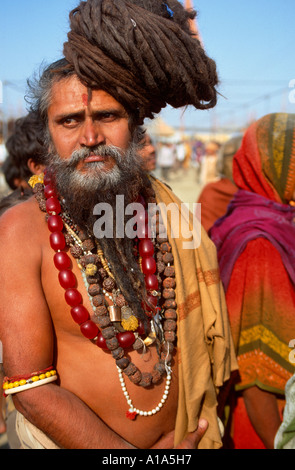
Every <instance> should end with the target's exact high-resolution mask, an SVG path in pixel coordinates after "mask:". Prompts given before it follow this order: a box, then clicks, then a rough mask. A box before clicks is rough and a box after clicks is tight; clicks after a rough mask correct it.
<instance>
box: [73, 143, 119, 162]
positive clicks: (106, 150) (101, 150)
mask: <svg viewBox="0 0 295 470" xmlns="http://www.w3.org/2000/svg"><path fill="white" fill-rule="evenodd" d="M91 155H97V156H101V157H111V158H113V159H114V160H115V161H116V162H118V161H120V160H121V159H122V151H121V150H120V149H119V148H117V147H115V146H111V145H98V146H96V147H91V148H88V147H85V148H83V149H80V150H75V151H74V152H73V153H72V155H71V158H70V159H69V160H68V161H67V166H69V167H75V166H76V165H77V164H78V163H80V162H82V161H83V160H85V158H87V157H90V156H91Z"/></svg>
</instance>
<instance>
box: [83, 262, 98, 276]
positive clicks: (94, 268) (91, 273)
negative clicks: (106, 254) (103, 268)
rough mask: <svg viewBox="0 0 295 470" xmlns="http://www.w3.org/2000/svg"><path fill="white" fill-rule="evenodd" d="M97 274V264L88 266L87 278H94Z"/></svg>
mask: <svg viewBox="0 0 295 470" xmlns="http://www.w3.org/2000/svg"><path fill="white" fill-rule="evenodd" d="M96 273H97V266H96V265H95V264H88V265H87V266H86V269H85V274H86V276H94V275H95V274H96Z"/></svg>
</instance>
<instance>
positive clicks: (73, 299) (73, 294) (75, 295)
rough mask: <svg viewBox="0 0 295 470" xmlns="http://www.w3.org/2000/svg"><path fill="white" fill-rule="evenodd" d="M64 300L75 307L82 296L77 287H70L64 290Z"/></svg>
mask: <svg viewBox="0 0 295 470" xmlns="http://www.w3.org/2000/svg"><path fill="white" fill-rule="evenodd" d="M65 300H66V302H67V304H68V305H69V306H70V307H77V305H79V304H80V303H81V302H82V296H81V294H80V292H79V291H78V290H77V289H74V288H70V289H67V290H66V291H65Z"/></svg>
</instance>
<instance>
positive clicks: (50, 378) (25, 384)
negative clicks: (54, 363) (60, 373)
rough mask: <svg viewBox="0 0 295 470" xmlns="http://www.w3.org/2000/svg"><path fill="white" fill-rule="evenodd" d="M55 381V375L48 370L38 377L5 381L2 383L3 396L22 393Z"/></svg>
mask: <svg viewBox="0 0 295 470" xmlns="http://www.w3.org/2000/svg"><path fill="white" fill-rule="evenodd" d="M55 380H57V373H56V371H55V370H49V371H47V372H43V373H41V374H39V375H33V376H32V377H30V378H27V379H26V378H22V379H20V380H14V381H6V382H4V383H3V390H4V395H12V394H13V393H18V392H22V391H25V390H28V389H29V388H35V387H40V386H41V385H45V384H47V383H50V382H54V381H55Z"/></svg>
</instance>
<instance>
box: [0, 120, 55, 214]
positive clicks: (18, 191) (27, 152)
mask: <svg viewBox="0 0 295 470" xmlns="http://www.w3.org/2000/svg"><path fill="white" fill-rule="evenodd" d="M42 142H43V131H42V128H41V127H40V119H39V116H38V115H37V113H35V112H30V113H29V114H28V115H27V116H25V117H22V118H20V119H18V120H17V121H16V123H15V129H14V132H13V134H12V135H11V136H10V137H9V139H8V140H7V142H6V149H7V152H8V156H7V158H6V160H5V162H4V163H3V165H2V171H3V173H4V177H5V180H6V183H7V185H8V186H9V188H10V189H12V190H13V192H12V193H10V194H9V195H8V196H6V197H4V198H3V199H2V200H1V201H0V215H2V214H3V212H5V210H7V209H8V208H9V207H11V206H14V205H15V204H18V203H19V202H23V201H24V200H25V199H27V198H28V197H30V196H31V195H32V190H31V188H30V187H29V185H28V180H29V179H30V177H31V176H33V175H39V174H41V173H42V172H43V170H44V164H43V160H44V157H45V154H46V150H45V146H44V145H43V143H42Z"/></svg>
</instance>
